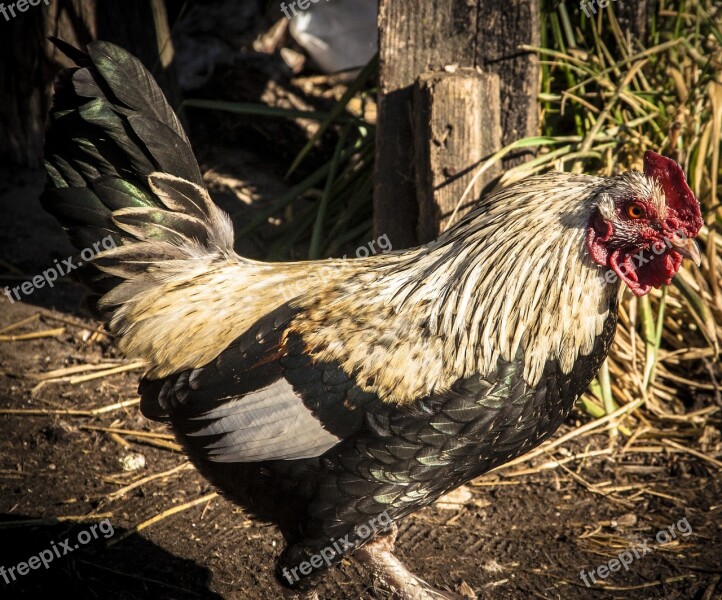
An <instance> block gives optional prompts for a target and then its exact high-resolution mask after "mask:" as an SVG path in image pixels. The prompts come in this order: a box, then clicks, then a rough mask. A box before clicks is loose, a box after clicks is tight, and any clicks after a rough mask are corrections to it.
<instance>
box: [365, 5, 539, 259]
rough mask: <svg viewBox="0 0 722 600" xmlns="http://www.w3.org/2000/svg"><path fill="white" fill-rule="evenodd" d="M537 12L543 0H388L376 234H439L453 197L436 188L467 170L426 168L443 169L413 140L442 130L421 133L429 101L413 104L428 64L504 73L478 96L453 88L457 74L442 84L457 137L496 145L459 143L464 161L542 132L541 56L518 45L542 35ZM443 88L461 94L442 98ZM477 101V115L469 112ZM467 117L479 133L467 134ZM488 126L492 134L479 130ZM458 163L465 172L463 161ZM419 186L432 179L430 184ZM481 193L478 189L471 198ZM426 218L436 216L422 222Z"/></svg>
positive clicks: (396, 238)
mask: <svg viewBox="0 0 722 600" xmlns="http://www.w3.org/2000/svg"><path fill="white" fill-rule="evenodd" d="M538 12H539V0H380V2H379V65H380V74H379V111H378V130H377V142H376V178H375V188H374V229H375V231H376V234H377V235H381V234H383V233H386V234H387V235H388V237H389V239H390V240H391V242H392V244H393V245H394V248H399V249H400V248H404V247H409V246H412V245H415V244H416V243H418V242H419V241H420V240H421V239H427V238H428V237H429V236H431V237H434V235H435V234H434V235H431V232H434V231H435V232H438V231H440V228H441V226H442V221H443V215H444V214H445V212H447V210H446V208H448V206H446V205H447V204H449V203H450V201H449V198H448V197H447V196H448V195H447V194H446V193H445V192H439V193H436V192H435V190H436V189H437V188H438V189H444V188H447V187H448V194H452V193H455V190H456V189H457V184H454V183H453V182H451V183H450V182H448V181H447V180H454V179H455V178H458V173H457V174H454V175H452V174H451V171H448V172H447V174H446V175H444V174H443V173H437V172H434V173H431V174H429V173H424V170H425V169H429V168H434V169H435V168H436V167H435V166H434V165H432V164H431V163H430V161H429V157H430V156H432V154H431V150H430V149H429V152H427V153H426V154H424V152H423V151H422V152H421V154H419V155H415V154H414V152H412V148H414V147H416V148H417V150H419V148H423V147H424V143H425V142H424V141H423V140H426V142H428V141H429V140H430V139H432V138H433V136H429V135H425V134H423V133H422V134H421V136H422V137H421V141H419V142H418V143H416V142H415V141H414V140H415V134H417V135H418V132H417V131H415V129H416V126H417V125H418V123H419V122H420V121H419V119H421V122H423V119H424V117H420V116H419V115H418V114H417V111H419V110H421V111H422V112H423V111H424V110H428V106H427V107H425V108H423V107H421V106H417V105H416V104H415V103H414V94H413V88H414V85H415V82H416V80H417V78H418V77H419V75H421V74H422V73H425V72H434V73H436V74H439V75H441V74H443V73H444V72H445V70H446V69H445V68H447V67H452V69H453V68H459V69H464V70H467V73H468V69H472V70H475V71H480V72H482V73H484V74H496V75H497V76H498V81H499V91H498V92H496V93H493V94H489V90H487V91H486V93H485V94H484V96H483V97H481V98H477V99H476V100H475V101H474V102H472V103H468V101H467V99H466V98H463V97H461V95H459V94H457V93H456V92H455V91H454V89H455V85H456V84H454V83H448V84H447V83H444V84H441V87H440V88H439V89H438V90H437V92H434V94H435V96H436V99H435V100H434V102H435V103H436V105H437V107H442V106H443V107H444V111H445V112H446V115H447V116H446V117H444V116H443V115H442V114H441V113H440V114H439V115H437V116H438V119H440V120H441V121H443V120H447V121H449V124H451V125H455V126H456V128H458V131H457V133H458V134H459V136H458V137H456V135H455V145H458V144H459V143H464V144H467V145H468V144H477V143H480V141H481V143H483V144H487V145H486V146H484V147H482V148H481V149H479V148H476V149H473V148H469V147H467V148H464V149H461V148H456V150H455V152H454V154H453V155H452V154H449V155H448V157H449V158H454V162H455V163H456V164H457V165H458V166H460V167H461V168H462V170H463V169H464V168H466V167H468V164H469V160H470V159H471V158H472V157H473V158H475V159H476V160H478V159H479V156H478V155H479V152H480V151H483V152H485V154H484V156H486V155H488V154H490V153H492V152H494V151H496V150H498V149H499V148H500V147H501V145H505V144H507V143H510V142H513V141H514V140H516V139H519V138H521V137H525V136H529V135H534V134H535V133H536V129H537V102H536V95H537V87H538V77H539V71H538V61H537V59H536V57H535V56H534V55H532V54H531V53H527V52H522V51H520V50H519V45H520V44H538V42H539V18H538ZM485 81H487V82H491V81H493V79H488V78H487V79H486V80H485ZM480 84H481V81H477V82H476V83H469V84H468V85H470V86H472V89H473V90H474V91H473V92H472V93H474V94H478V93H480V90H481V87H480ZM420 85H422V84H421V82H420ZM490 85H491V86H492V87H493V85H494V84H493V83H490ZM442 90H444V91H443V92H442ZM492 91H495V90H492ZM440 93H444V94H447V93H448V94H452V96H447V97H443V98H442V96H440ZM454 94H456V95H455V96H454ZM424 97H425V94H424V93H418V94H417V103H418V102H426V100H423V98H424ZM427 100H428V98H427ZM452 103H457V104H459V106H452V105H451V104H452ZM468 110H473V111H475V113H477V114H474V115H471V114H469V113H468V112H465V111H468ZM437 112H438V111H437ZM452 116H453V118H454V119H457V120H456V121H455V122H454V123H452V122H451V120H450V118H449V117H452ZM433 118H436V117H432V119H433ZM467 123H468V124H470V125H471V126H473V128H474V129H475V131H476V133H473V134H472V133H463V128H464V127H465V125H466V124H467ZM479 128H480V130H481V131H482V132H484V133H485V135H486V136H487V137H486V138H484V139H480V137H479V133H478V131H479ZM499 129H500V131H501V138H500V143H499V144H497V145H496V146H495V147H493V148H490V147H489V145H488V143H489V142H490V140H492V139H494V135H495V134H494V133H493V132H497V131H499ZM427 133H429V131H428V128H427ZM434 135H435V134H434ZM482 138H483V136H482ZM462 140H463V142H462ZM419 144H420V146H419ZM512 160H513V159H512ZM517 160H518V159H517ZM509 164H511V163H509ZM462 165H463V166H462ZM452 170H453V171H455V172H456V169H455V168H452ZM490 176H491V174H486V177H484V178H483V179H482V180H481V181H480V185H481V186H482V187H483V186H484V185H485V184H486V183H488V181H489V178H490ZM467 181H468V180H467ZM420 185H423V186H424V187H425V189H424V190H423V191H422V190H420V188H419V186H420ZM461 185H462V184H461V183H458V186H461ZM475 191H476V192H479V191H480V188H477V189H476V190H475ZM422 198H423V199H424V200H421V199H422ZM477 198H478V195H477V196H476V197H473V198H471V200H476V199H477ZM428 199H433V200H431V201H432V202H433V203H436V206H435V207H431V206H430V205H429V203H428V202H429V201H428ZM457 200H458V198H457ZM439 202H441V203H442V204H438V203H439ZM422 204H423V208H422ZM420 219H423V220H424V221H426V220H427V219H432V220H433V221H432V222H430V223H426V222H424V223H421V222H420ZM419 235H421V237H419Z"/></svg>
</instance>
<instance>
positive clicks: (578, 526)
mask: <svg viewBox="0 0 722 600" xmlns="http://www.w3.org/2000/svg"><path fill="white" fill-rule="evenodd" d="M244 160H245V163H244V164H245V165H246V166H247V171H248V173H256V176H258V173H259V172H265V171H264V169H259V168H258V164H254V163H253V160H252V159H250V158H248V157H244ZM206 166H207V165H206ZM249 177H251V175H249ZM214 178H215V179H214ZM211 179H212V180H213V181H214V187H215V188H216V191H223V190H222V189H220V188H223V187H224V186H226V187H228V185H227V181H225V180H224V178H223V177H221V176H219V175H218V173H217V172H216V174H215V175H213V176H212V177H211ZM266 183H267V182H266ZM269 185H271V187H270V188H269V187H268V186H269ZM41 187H42V174H41V173H38V172H33V173H7V172H6V173H3V174H2V176H1V178H0V219H1V226H0V261H2V262H0V286H6V285H8V286H10V287H14V286H17V285H20V284H21V283H22V282H23V281H28V280H30V279H31V278H32V277H33V276H34V275H37V274H39V273H41V272H42V271H43V270H45V269H47V268H48V267H49V266H51V265H52V264H53V261H54V260H55V259H56V258H57V259H62V258H65V257H68V256H71V255H72V254H73V252H72V248H71V247H70V245H69V243H68V242H67V241H66V240H65V237H64V235H63V232H62V230H61V229H60V228H59V227H58V226H57V225H56V224H55V223H54V221H53V220H52V219H51V218H50V217H49V216H47V215H45V213H43V212H42V209H41V208H40V205H39V203H38V200H37V198H38V195H39V193H40V190H41ZM230 187H233V186H230ZM241 187H242V186H241ZM261 188H263V185H257V182H256V183H252V184H251V185H250V187H249V188H248V189H252V190H255V191H254V193H256V192H257V190H258V189H261ZM265 189H266V190H269V189H270V191H267V192H266V194H268V195H272V194H273V193H276V192H278V190H276V189H273V187H272V184H268V183H267V185H266V187H265ZM232 191H233V190H232ZM246 191H248V190H246ZM235 192H236V194H235V196H234V195H233V194H230V196H232V197H235V200H233V199H232V200H228V199H227V202H231V203H233V202H235V204H234V206H235V208H234V210H233V212H234V218H235V219H236V220H237V221H238V220H243V219H244V218H245V216H244V213H243V211H244V210H246V208H247V207H246V206H245V205H244V204H243V202H239V201H238V197H239V193H238V189H235ZM241 196H242V194H241ZM260 196H261V201H262V200H263V196H264V194H263V193H260ZM249 251H252V249H250V250H249ZM82 298H83V290H82V288H81V287H80V286H79V285H78V284H77V283H75V282H73V281H71V280H70V279H64V280H63V281H60V282H58V283H57V284H56V285H55V286H54V287H53V288H48V287H47V286H46V287H44V288H42V289H36V290H35V291H34V292H33V293H32V294H30V295H28V296H26V297H24V298H23V301H22V302H14V303H11V302H10V301H9V300H8V298H6V296H5V295H4V294H3V295H1V296H0V539H1V540H2V542H1V543H0V565H2V566H3V567H4V568H5V570H6V571H0V598H9V599H14V598H40V597H48V596H49V595H50V594H51V593H57V592H62V593H63V594H66V595H70V596H71V597H73V598H76V599H78V600H80V599H84V598H88V599H91V598H107V599H133V598H148V597H153V598H163V599H165V598H168V599H171V598H173V599H175V598H177V599H185V598H227V599H231V598H233V599H246V598H248V599H259V600H265V599H271V598H278V597H279V596H280V593H279V589H278V588H277V587H276V586H275V583H274V580H273V573H272V565H273V559H274V557H275V556H276V555H277V554H278V553H279V552H280V550H281V547H282V539H281V537H280V535H279V534H278V532H277V531H276V530H275V529H274V528H273V527H271V526H268V525H266V524H264V523H259V522H254V521H251V520H249V519H248V518H247V516H246V515H244V513H243V511H241V510H240V509H239V508H237V507H235V506H234V505H232V504H231V503H229V502H227V501H226V500H224V499H223V498H221V497H212V496H211V497H209V495H210V494H213V489H212V488H211V487H210V485H209V484H208V483H207V482H205V481H204V480H203V479H202V478H201V477H200V476H199V475H198V474H197V473H196V472H195V471H194V470H193V469H192V468H190V467H188V466H187V465H186V464H185V463H186V461H185V458H184V456H183V454H182V453H181V452H178V451H177V450H176V449H175V447H174V445H173V443H172V440H170V439H168V433H169V432H168V431H167V430H166V428H165V427H164V426H162V425H160V424H157V423H152V422H150V421H147V420H146V419H144V418H143V417H142V416H141V415H140V411H139V409H138V406H137V395H136V386H137V381H138V377H139V375H140V373H141V371H140V370H138V369H135V370H131V371H125V372H121V373H118V374H115V375H107V374H106V375H104V376H103V377H99V378H96V379H91V380H89V381H85V382H77V381H74V380H72V379H71V378H72V377H74V376H75V377H78V376H83V375H87V374H91V373H93V372H94V371H89V370H83V367H82V366H83V365H89V364H92V365H101V366H105V367H107V368H112V367H117V366H120V365H123V364H127V361H125V362H124V361H123V360H122V358H121V357H119V355H118V353H117V351H116V350H115V349H114V346H113V343H112V339H111V338H110V337H109V336H108V335H107V334H104V333H102V330H100V329H98V323H97V322H95V321H94V320H93V319H92V318H91V317H90V316H89V315H88V313H87V312H86V311H85V310H84V308H83V304H82ZM25 319H27V320H28V321H27V322H26V323H23V324H21V325H19V326H15V327H13V326H14V325H16V324H18V323H19V322H21V321H23V320H25ZM29 332H45V333H43V334H41V335H43V336H44V337H38V338H36V339H23V340H14V341H13V340H12V336H13V335H15V336H18V335H22V334H25V333H29ZM69 367H77V371H78V372H77V373H75V374H73V373H70V374H67V375H66V376H65V377H64V378H60V380H57V381H53V380H41V379H39V376H42V374H44V373H48V372H50V371H53V370H56V369H61V368H69ZM86 368H87V367H86ZM95 372H96V373H97V372H100V371H95ZM711 401H712V400H711V399H710V400H709V402H711ZM118 403H121V406H119V407H118V406H115V407H114V406H113V405H117V404H118ZM98 409H100V410H98ZM72 411H77V412H75V413H73V412H72ZM92 411H95V412H92ZM586 421H587V418H586V417H584V416H582V415H580V414H576V415H574V417H573V418H572V419H570V421H569V422H568V423H567V424H566V425H565V426H564V428H563V429H562V431H561V432H560V433H559V434H558V435H562V434H564V433H565V432H567V431H570V430H571V429H573V428H575V427H578V426H579V425H580V424H582V423H584V422H586ZM700 426H703V424H702V423H700ZM716 427H719V420H718V421H717V425H716ZM129 431H130V432H136V433H128V432H129ZM138 432H140V433H138ZM144 434H145V435H144ZM622 445H623V444H621V443H620V444H617V445H616V446H614V447H613V448H610V446H609V435H608V434H607V433H603V432H602V433H599V432H597V433H594V434H593V435H589V436H578V437H575V438H574V439H573V440H572V441H571V442H569V443H567V444H563V445H561V446H559V447H556V448H554V449H553V450H551V451H549V452H548V453H545V454H542V455H539V456H538V457H536V458H535V459H533V460H531V461H528V462H524V463H520V464H517V465H514V466H512V467H509V468H507V469H504V470H502V471H500V472H497V473H493V474H489V475H487V476H485V477H483V478H481V479H480V480H477V481H476V482H474V483H473V485H470V486H469V487H468V490H469V492H470V495H469V496H468V498H465V499H464V498H461V499H457V503H456V504H453V503H452V504H451V505H448V506H439V505H436V506H434V507H431V508H428V509H424V510H422V511H420V512H418V513H417V514H415V515H413V516H411V517H409V518H407V519H406V520H405V522H404V523H403V524H402V526H401V529H400V534H399V538H398V544H397V547H398V552H399V555H400V557H401V558H402V560H403V561H405V562H406V564H407V565H408V566H409V567H410V568H411V570H413V571H415V572H417V573H419V574H420V575H422V576H423V577H424V578H425V579H426V580H428V581H430V582H433V583H434V584H435V585H437V586H438V587H443V588H446V589H449V590H453V591H456V592H457V593H466V594H467V595H468V594H470V593H473V594H474V595H475V596H478V597H483V598H494V599H500V600H501V599H516V598H546V599H553V598H565V599H566V598H569V599H575V598H594V599H596V598H598V599H600V600H601V599H606V598H669V599H677V598H680V599H681V598H685V599H687V598H694V599H698V600H712V599H713V598H722V584H720V579H721V577H722V558H721V557H722V529H721V522H722V520H721V518H720V517H722V502H721V501H720V492H722V477H720V470H719V468H717V467H718V466H719V463H717V466H715V464H713V463H712V462H710V461H709V460H706V459H704V458H702V457H698V456H695V455H692V454H689V453H686V452H680V453H675V454H670V453H666V452H660V451H659V449H655V444H654V440H651V439H648V440H646V441H644V442H641V441H636V442H635V444H634V450H631V451H628V452H625V453H622V452H621V450H620V449H621V447H622ZM580 454H581V455H582V456H579V455H580ZM139 455H141V456H142V457H143V458H144V466H140V467H139V468H135V469H132V467H138V464H139V461H140V460H141V459H140V456H139ZM555 461H556V462H555ZM559 462H561V463H562V464H561V465H560V464H559ZM184 465H185V466H184ZM544 465H546V467H547V468H542V467H543V466H544ZM127 469H131V470H127ZM134 483H135V484H136V485H135V486H133V487H131V488H129V489H128V486H131V485H132V484H134ZM189 503H190V504H192V506H185V505H187V504H189ZM174 509H175V512H174ZM154 518H155V519H156V520H155V521H154V522H150V523H149V522H148V521H149V520H150V519H154ZM106 519H107V521H104V520H106ZM100 521H104V523H105V525H103V524H101V525H100V526H98V527H96V528H95V529H94V532H95V534H96V535H95V538H93V536H92V532H93V526H94V525H95V524H97V523H98V522H100ZM108 523H109V524H110V525H108ZM110 527H112V532H111V531H110ZM670 527H672V528H673V531H674V533H675V535H674V537H672V536H671V535H669V534H668V532H669V528H670ZM660 531H662V532H663V533H658V532H660ZM665 531H666V532H667V533H664V532H665ZM111 533H112V534H111ZM656 536H658V537H657V539H655V538H656ZM66 538H67V539H69V542H68V545H67V547H66V546H65V545H63V543H62V542H63V541H64V540H66ZM667 538H669V539H667ZM657 541H660V542H668V543H662V544H658V543H657ZM80 542H87V543H80ZM645 543H646V548H647V549H648V551H647V552H646V553H645V550H644V549H642V548H644V547H645ZM76 546H77V547H76ZM54 548H56V549H57V550H58V551H57V553H55V555H53V554H52V553H51V552H49V550H52V549H54ZM68 549H69V550H70V551H69V552H68ZM635 549H636V550H637V555H638V557H637V556H636V555H635ZM44 551H45V554H43V552H44ZM621 553H626V554H623V556H624V557H631V560H629V558H627V560H629V562H630V564H628V569H625V568H623V567H621V568H620V563H614V562H612V563H610V561H612V560H613V559H615V558H616V557H618V556H619V555H620V554H621ZM34 555H41V556H45V557H46V558H47V556H48V555H50V556H51V558H52V561H50V562H49V563H48V568H45V567H44V566H43V564H42V563H40V564H39V566H38V563H39V561H38V560H36V561H34V564H35V565H36V566H38V568H36V569H34V570H30V572H29V573H27V574H24V575H23V574H20V573H19V572H18V570H17V565H18V564H19V563H21V562H24V561H28V560H30V559H31V557H32V556H34ZM58 555H60V556H58ZM607 564H610V566H612V568H613V567H614V566H616V567H618V569H619V570H616V571H615V572H611V573H609V574H608V576H607V577H606V578H601V574H602V573H603V572H604V570H603V569H602V570H601V572H598V573H599V575H600V576H599V577H596V584H592V585H591V587H586V586H585V584H584V582H583V581H582V579H581V578H580V572H581V571H582V570H584V571H585V572H590V571H593V570H595V569H597V568H598V567H599V566H601V565H607ZM31 566H32V565H31ZM13 567H14V568H15V570H14V571H12V575H11V574H10V572H9V570H10V569H11V568H13ZM6 576H7V577H8V581H9V583H6V582H5V581H4V580H3V577H6ZM13 577H14V578H15V581H13V580H12V579H13ZM587 578H588V580H589V576H587ZM589 581H590V583H591V580H589ZM370 585H371V584H370V579H369V577H368V576H367V575H366V574H365V573H364V572H362V571H360V570H359V568H358V567H357V565H356V563H354V562H353V561H347V562H344V563H343V564H342V565H341V567H340V568H338V569H335V570H334V571H333V572H332V573H331V574H330V576H329V577H328V580H327V582H326V584H325V586H324V588H323V589H322V591H321V597H322V598H327V599H330V598H333V599H357V598H358V599H361V598H364V599H365V598H368V599H377V598H386V595H385V594H384V592H382V591H380V590H374V589H372V588H371V587H370Z"/></svg>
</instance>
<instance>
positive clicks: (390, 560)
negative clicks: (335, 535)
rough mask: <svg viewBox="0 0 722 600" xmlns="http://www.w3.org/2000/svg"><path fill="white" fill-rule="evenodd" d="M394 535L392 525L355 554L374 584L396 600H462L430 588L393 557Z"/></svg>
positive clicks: (394, 528)
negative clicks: (387, 531)
mask: <svg viewBox="0 0 722 600" xmlns="http://www.w3.org/2000/svg"><path fill="white" fill-rule="evenodd" d="M397 531H398V528H397V527H396V525H394V526H393V528H392V529H391V531H390V532H389V533H388V534H386V535H383V536H380V537H377V538H376V539H374V540H371V541H370V542H369V543H367V544H366V545H365V546H363V547H362V548H360V549H359V550H358V551H357V552H356V553H355V554H354V558H356V559H357V560H358V561H359V562H361V563H363V564H364V565H366V566H367V567H368V568H369V569H370V570H371V575H372V576H373V579H374V583H377V584H379V586H380V587H383V588H386V589H387V590H388V591H389V592H391V595H392V597H393V598H394V599H396V600H461V596H458V595H456V594H454V593H452V592H447V591H443V590H437V589H435V588H433V587H432V586H431V585H429V584H428V583H426V582H425V581H424V580H423V579H420V578H418V577H417V576H416V575H414V574H413V573H412V572H411V571H409V570H408V569H407V568H406V567H405V566H404V565H403V563H402V562H401V561H400V560H399V559H398V558H396V557H395V556H394V555H393V549H394V542H395V541H396V533H397Z"/></svg>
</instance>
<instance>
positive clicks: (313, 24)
mask: <svg viewBox="0 0 722 600" xmlns="http://www.w3.org/2000/svg"><path fill="white" fill-rule="evenodd" d="M311 1H312V2H314V0H311ZM296 7H298V3H296ZM297 11H298V9H297ZM377 12H378V2H377V0H315V2H314V3H313V4H311V6H309V8H308V9H307V10H306V11H304V12H300V11H298V12H297V14H296V15H295V16H294V17H293V18H292V19H291V35H292V36H293V37H294V39H295V40H296V41H297V42H298V43H299V45H301V46H302V47H303V48H304V49H305V50H306V51H307V52H308V53H309V54H310V55H311V58H313V60H314V61H315V62H316V64H317V65H318V66H319V67H320V68H321V69H322V70H323V71H325V72H326V73H335V72H337V71H345V70H347V69H353V68H356V67H363V66H364V65H365V64H366V63H367V62H368V61H369V60H371V57H372V56H373V55H374V54H375V53H376V48H377V45H378V29H377V26H376V14H377Z"/></svg>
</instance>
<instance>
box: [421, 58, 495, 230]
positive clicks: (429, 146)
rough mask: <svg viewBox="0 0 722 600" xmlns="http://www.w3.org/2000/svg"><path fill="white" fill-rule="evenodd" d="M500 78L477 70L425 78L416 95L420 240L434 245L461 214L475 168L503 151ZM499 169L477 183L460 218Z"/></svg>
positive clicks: (423, 76) (432, 74)
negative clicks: (451, 220)
mask: <svg viewBox="0 0 722 600" xmlns="http://www.w3.org/2000/svg"><path fill="white" fill-rule="evenodd" d="M498 99H499V77H498V76H497V75H493V74H483V75H482V74H479V73H477V72H476V71H474V70H466V69H465V70H455V71H454V72H453V73H447V72H442V73H437V72H430V73H424V74H422V75H421V76H420V77H419V78H418V80H417V84H416V87H415V90H414V114H415V117H416V121H415V127H414V154H415V165H416V167H417V169H416V188H417V190H418V205H419V220H418V227H417V235H418V240H419V242H421V243H424V242H428V241H430V240H433V239H434V238H435V237H436V236H437V235H438V234H439V231H440V230H441V231H443V230H444V229H445V227H446V225H447V224H448V222H449V218H450V217H451V215H452V214H453V213H454V211H455V210H456V209H457V204H458V203H459V201H460V198H462V196H463V194H464V192H465V191H466V189H467V187H468V186H469V185H470V184H471V182H472V179H473V176H474V172H475V170H476V168H477V167H478V166H479V165H480V164H481V163H482V162H483V160H484V158H485V157H486V156H488V155H490V154H493V153H494V152H495V151H496V150H498V149H499V147H500V145H501V127H500V114H499V102H498ZM499 170H500V169H499V167H498V166H497V167H496V168H495V169H493V170H490V171H488V172H486V173H485V174H484V175H483V176H482V177H479V178H477V180H476V181H475V182H474V184H473V185H472V187H471V188H470V190H469V193H468V194H467V196H466V197H465V200H464V203H463V204H462V205H461V206H459V207H458V210H457V213H456V214H457V215H460V214H463V213H464V212H466V211H467V210H469V208H470V207H471V206H473V204H474V203H475V201H476V200H477V199H478V198H479V197H480V196H481V194H482V191H483V189H484V184H485V183H486V182H488V181H490V180H492V179H493V178H494V177H495V176H496V175H498V173H499Z"/></svg>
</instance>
